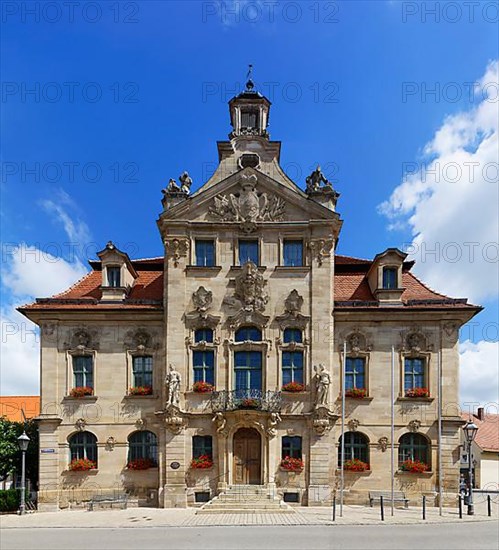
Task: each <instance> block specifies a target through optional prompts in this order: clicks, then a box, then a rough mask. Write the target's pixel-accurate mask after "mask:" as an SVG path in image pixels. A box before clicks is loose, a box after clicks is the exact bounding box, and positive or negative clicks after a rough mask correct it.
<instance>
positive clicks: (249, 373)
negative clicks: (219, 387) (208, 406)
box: [234, 351, 262, 390]
mask: <svg viewBox="0 0 499 550" xmlns="http://www.w3.org/2000/svg"><path fill="white" fill-rule="evenodd" d="M234 377H235V389H236V390H261V389H262V353H261V352H260V351H236V352H235V353H234Z"/></svg>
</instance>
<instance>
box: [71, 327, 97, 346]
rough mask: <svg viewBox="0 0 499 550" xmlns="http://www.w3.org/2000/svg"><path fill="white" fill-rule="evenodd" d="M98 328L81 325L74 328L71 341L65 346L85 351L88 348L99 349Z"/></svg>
mask: <svg viewBox="0 0 499 550" xmlns="http://www.w3.org/2000/svg"><path fill="white" fill-rule="evenodd" d="M97 334H98V332H97V330H95V329H89V328H86V327H80V328H77V329H75V330H74V332H73V333H72V334H71V335H70V338H69V342H66V344H65V347H66V348H67V349H72V350H75V351H84V350H88V349H94V350H96V349H99V343H98V341H97Z"/></svg>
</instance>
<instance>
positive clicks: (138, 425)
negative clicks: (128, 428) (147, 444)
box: [135, 418, 146, 430]
mask: <svg viewBox="0 0 499 550" xmlns="http://www.w3.org/2000/svg"><path fill="white" fill-rule="evenodd" d="M135 427H136V428H137V430H145V428H146V421H145V420H144V419H143V418H137V420H136V421H135Z"/></svg>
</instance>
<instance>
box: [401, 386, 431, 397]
mask: <svg viewBox="0 0 499 550" xmlns="http://www.w3.org/2000/svg"><path fill="white" fill-rule="evenodd" d="M405 397H412V398H418V397H430V392H429V390H428V388H411V389H410V390H406V392H405Z"/></svg>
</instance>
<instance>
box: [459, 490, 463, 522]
mask: <svg viewBox="0 0 499 550" xmlns="http://www.w3.org/2000/svg"><path fill="white" fill-rule="evenodd" d="M459 519H463V497H462V496H461V495H459Z"/></svg>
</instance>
